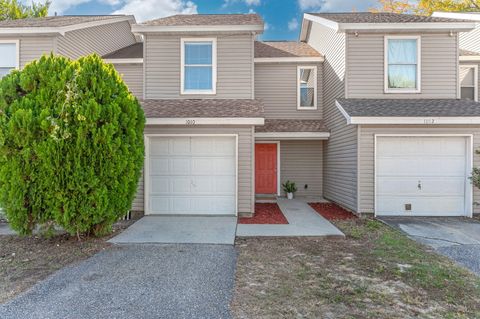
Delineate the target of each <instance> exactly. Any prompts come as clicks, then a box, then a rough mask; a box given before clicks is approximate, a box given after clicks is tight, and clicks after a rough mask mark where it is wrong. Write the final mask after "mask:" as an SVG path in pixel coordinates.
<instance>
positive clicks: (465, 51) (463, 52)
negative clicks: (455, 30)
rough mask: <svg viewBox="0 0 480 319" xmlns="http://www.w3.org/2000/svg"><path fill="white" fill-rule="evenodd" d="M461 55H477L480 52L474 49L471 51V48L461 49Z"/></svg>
mask: <svg viewBox="0 0 480 319" xmlns="http://www.w3.org/2000/svg"><path fill="white" fill-rule="evenodd" d="M460 55H463V56H466V55H469V56H476V55H480V53H478V52H473V51H469V50H464V49H460Z"/></svg>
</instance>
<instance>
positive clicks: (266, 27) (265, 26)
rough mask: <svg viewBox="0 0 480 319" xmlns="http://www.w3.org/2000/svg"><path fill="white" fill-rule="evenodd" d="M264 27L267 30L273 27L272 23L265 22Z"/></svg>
mask: <svg viewBox="0 0 480 319" xmlns="http://www.w3.org/2000/svg"><path fill="white" fill-rule="evenodd" d="M263 28H264V30H265V31H267V30H270V29H271V28H272V26H271V25H270V23H267V22H265V23H264V25H263Z"/></svg>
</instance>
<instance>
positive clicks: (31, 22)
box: [0, 15, 125, 28]
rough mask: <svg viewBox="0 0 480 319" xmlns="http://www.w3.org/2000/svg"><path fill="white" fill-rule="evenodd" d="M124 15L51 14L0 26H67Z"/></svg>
mask: <svg viewBox="0 0 480 319" xmlns="http://www.w3.org/2000/svg"><path fill="white" fill-rule="evenodd" d="M121 17H125V15H94V16H93V15H92V16H90V15H78V16H52V17H43V18H27V19H17V20H3V21H0V28H27V27H31V28H33V27H38V28H41V27H44V28H45V27H47V28H48V27H53V28H55V27H67V26H71V25H75V24H81V23H87V22H95V21H103V20H109V19H116V18H121Z"/></svg>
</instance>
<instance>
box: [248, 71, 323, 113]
mask: <svg viewBox="0 0 480 319" xmlns="http://www.w3.org/2000/svg"><path fill="white" fill-rule="evenodd" d="M311 65H314V66H317V110H312V111H310V110H297V94H298V91H297V89H298V88H297V67H298V66H311ZM322 86H323V67H322V64H321V63H319V64H312V63H310V64H308V63H305V64H304V63H302V64H299V63H256V64H255V98H257V99H261V100H262V101H263V105H264V108H265V118H267V119H268V118H271V119H312V118H317V119H321V118H322V116H323V114H322V113H323V108H322V104H323V94H322V90H323V89H322Z"/></svg>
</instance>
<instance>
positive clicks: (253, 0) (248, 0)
mask: <svg viewBox="0 0 480 319" xmlns="http://www.w3.org/2000/svg"><path fill="white" fill-rule="evenodd" d="M237 2H243V3H245V5H247V6H249V7H251V6H259V5H260V4H262V0H224V1H223V5H222V7H223V8H226V7H228V6H230V5H232V4H234V3H237Z"/></svg>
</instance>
